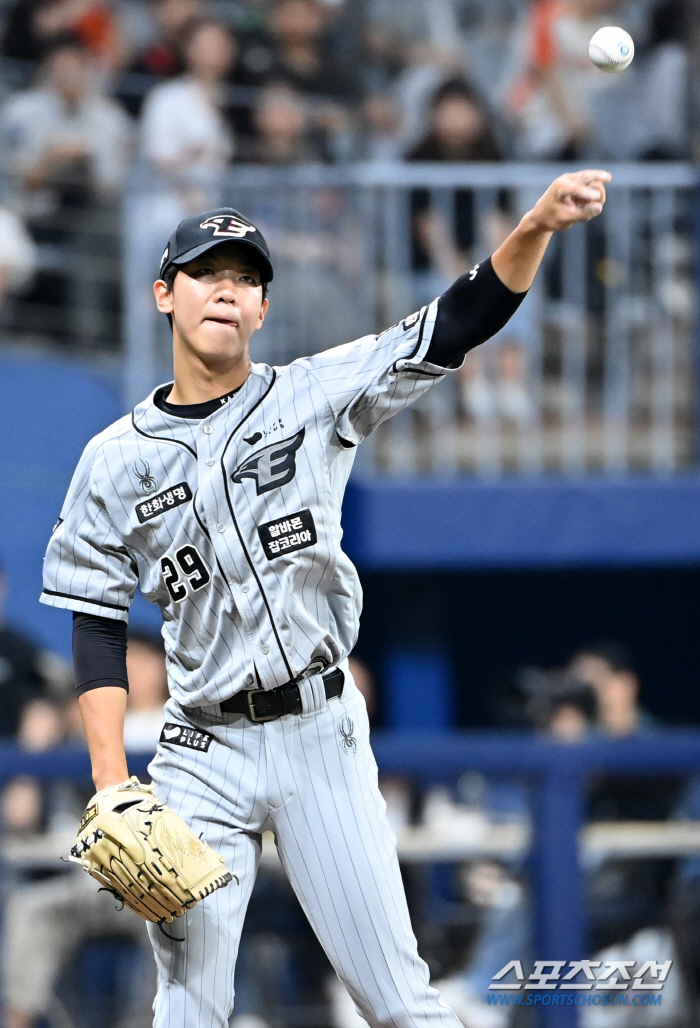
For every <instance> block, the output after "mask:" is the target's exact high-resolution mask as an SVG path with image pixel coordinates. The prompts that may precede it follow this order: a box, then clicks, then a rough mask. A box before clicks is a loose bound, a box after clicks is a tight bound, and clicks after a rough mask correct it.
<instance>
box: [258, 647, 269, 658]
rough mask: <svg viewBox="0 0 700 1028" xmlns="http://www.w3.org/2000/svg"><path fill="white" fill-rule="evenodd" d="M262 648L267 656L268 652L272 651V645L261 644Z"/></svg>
mask: <svg viewBox="0 0 700 1028" xmlns="http://www.w3.org/2000/svg"><path fill="white" fill-rule="evenodd" d="M260 649H261V651H262V652H263V653H264V654H265V656H267V655H268V653H269V652H270V647H269V646H261V647H260Z"/></svg>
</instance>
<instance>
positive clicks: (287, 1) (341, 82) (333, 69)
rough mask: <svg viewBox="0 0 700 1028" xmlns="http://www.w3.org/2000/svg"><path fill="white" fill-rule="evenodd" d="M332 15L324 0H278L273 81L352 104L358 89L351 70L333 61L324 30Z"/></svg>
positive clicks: (272, 18) (273, 16)
mask: <svg viewBox="0 0 700 1028" xmlns="http://www.w3.org/2000/svg"><path fill="white" fill-rule="evenodd" d="M330 16H331V9H330V7H329V5H327V4H323V3H321V2H320V0H277V2H276V4H275V6H274V8H273V10H272V14H271V16H270V28H271V30H272V33H273V38H274V46H273V65H272V68H271V69H270V78H271V79H273V80H275V81H284V82H288V83H289V84H290V85H292V86H294V87H295V88H296V89H299V90H301V92H303V93H312V94H315V95H317V96H322V97H334V98H336V99H339V100H344V101H347V102H350V101H352V100H354V99H355V98H356V97H357V96H358V86H357V83H356V82H355V81H354V79H353V77H352V75H351V74H350V72H349V71H348V69H346V68H344V67H342V66H341V67H338V65H337V64H336V63H334V62H333V61H332V60H331V57H330V54H329V52H328V49H327V47H326V46H325V45H324V43H325V41H324V31H325V29H326V26H327V24H328V20H329V17H330Z"/></svg>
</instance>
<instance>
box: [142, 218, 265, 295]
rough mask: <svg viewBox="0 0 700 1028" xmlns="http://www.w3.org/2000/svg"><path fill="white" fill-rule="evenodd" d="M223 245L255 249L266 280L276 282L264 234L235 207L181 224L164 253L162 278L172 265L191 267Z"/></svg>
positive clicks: (161, 264) (257, 261) (161, 262)
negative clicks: (190, 264) (196, 258)
mask: <svg viewBox="0 0 700 1028" xmlns="http://www.w3.org/2000/svg"><path fill="white" fill-rule="evenodd" d="M222 243H240V244H241V245H243V246H248V247H250V249H251V250H254V251H255V258H256V259H255V264H256V266H257V267H259V268H260V273H261V277H262V281H263V282H265V283H266V282H271V281H272V263H271V261H270V249H269V247H268V245H267V243H266V242H265V237H264V235H263V234H262V232H261V231H260V229H258V228H256V227H255V225H253V224H251V222H249V221H248V220H247V218H244V217H243V215H242V214H239V212H238V211H235V210H234V209H233V207H217V208H216V210H213V211H204V213H202V214H193V215H192V216H191V217H190V218H185V219H184V220H183V221H181V222H180V224H179V225H178V226H177V228H176V229H175V231H174V232H173V234H172V235H171V237H170V239H169V240H168V245H167V246H166V248H165V250H164V251H163V256H162V257H161V259H160V275H161V276H162V275H163V274H164V273H165V270H166V268H168V267H169V266H170V265H171V264H187V262H188V261H192V260H194V258H195V257H199V255H200V254H202V253H206V252H207V250H211V249H212V248H213V247H214V246H220V245H221V244H222ZM251 256H252V254H251Z"/></svg>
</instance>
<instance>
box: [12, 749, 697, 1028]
mask: <svg viewBox="0 0 700 1028" xmlns="http://www.w3.org/2000/svg"><path fill="white" fill-rule="evenodd" d="M373 748H374V752H375V755H376V758H377V763H378V765H379V770H380V773H381V774H392V775H402V776H405V777H409V778H411V779H413V780H415V781H416V782H417V783H418V784H420V785H429V784H431V783H436V782H450V781H454V780H455V779H456V778H457V777H458V776H460V775H462V774H463V773H464V772H465V771H471V770H476V771H480V772H483V773H485V774H512V775H519V776H526V777H527V778H528V779H529V781H530V782H531V784H532V787H533V794H534V802H533V810H532V814H533V841H532V849H531V867H532V886H533V897H534V910H535V938H534V945H535V951H536V955H537V958H538V959H547V960H566V961H570V960H576V959H578V958H580V957H583V956H585V955H586V937H587V929H586V913H585V907H584V902H583V887H582V874H581V866H580V859H579V832H580V829H581V827H582V825H583V821H584V809H585V802H584V800H585V788H586V783H587V780H588V778H589V776H590V775H591V774H593V773H594V772H608V773H617V774H626V775H628V774H639V775H644V776H651V775H657V774H669V773H671V774H693V773H700V730H695V729H692V730H691V729H673V730H668V731H665V732H662V733H659V734H657V735H653V736H647V737H639V738H632V739H625V740H616V741H609V740H602V739H596V740H593V741H590V742H584V743H580V744H575V745H562V744H558V743H554V742H550V741H547V740H544V739H541V738H537V737H533V736H531V735H526V734H524V733H515V732H513V733H511V732H503V731H501V732H480V731H472V732H446V733H422V732H415V733H414V732H376V733H374V735H373ZM149 760H150V755H149V754H131V755H130V757H129V767H130V770H131V772H132V774H139V775H141V774H143V773H144V772H145V770H146V767H147V765H148V762H149ZM17 775H32V776H34V777H35V778H37V779H39V780H41V781H50V780H52V779H56V778H65V779H70V780H72V781H76V782H85V781H88V780H89V778H90V762H89V758H88V755H87V753H86V752H85V750H83V749H82V748H79V747H63V748H60V749H57V750H54V751H53V752H50V753H44V754H29V753H25V752H24V751H22V750H19V749H17V748H16V747H13V746H9V745H2V746H0V788H2V786H3V785H4V784H6V783H7V782H8V781H9V780H10V779H11V778H14V777H15V776H17ZM539 1016H540V1025H541V1028H575V1026H576V1025H577V1016H578V1015H577V1011H576V1009H575V1008H574V1007H562V1006H550V1007H542V1008H540V1012H539Z"/></svg>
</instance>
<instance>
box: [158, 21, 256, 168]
mask: <svg viewBox="0 0 700 1028" xmlns="http://www.w3.org/2000/svg"><path fill="white" fill-rule="evenodd" d="M235 59H236V41H235V39H234V38H233V36H232V35H231V33H230V32H229V30H228V29H227V28H226V26H225V25H223V24H221V23H220V22H218V21H213V20H211V19H206V20H202V21H200V22H199V23H197V24H196V26H195V27H194V28H193V29H192V31H191V34H190V37H189V41H188V43H187V47H186V50H185V63H186V67H187V71H186V74H184V75H182V76H179V77H178V78H175V79H172V80H171V81H169V82H164V83H162V84H161V85H158V86H155V87H154V88H153V89H152V90H151V92H150V93H149V94H148V96H147V98H146V102H145V104H144V109H143V118H142V122H141V151H142V153H143V156H144V157H145V158H146V160H147V161H149V162H150V163H151V164H153V165H154V166H155V167H156V168H157V169H158V170H160V171H162V172H165V173H166V174H168V175H170V176H173V177H175V178H182V179H189V180H191V181H202V182H209V181H212V180H213V179H215V178H216V176H218V175H219V174H220V173H221V172H222V171H224V169H225V168H226V167H227V165H228V163H229V162H230V160H231V158H232V157H233V153H234V140H233V134H232V132H231V129H230V127H229V125H228V124H227V121H226V118H225V117H224V113H223V108H224V107H225V105H226V88H225V83H226V80H227V76H228V74H229V72H230V71H231V68H232V67H233V65H234V62H235Z"/></svg>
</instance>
